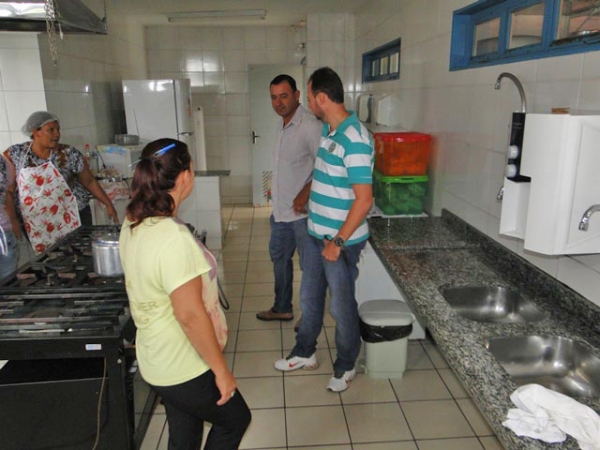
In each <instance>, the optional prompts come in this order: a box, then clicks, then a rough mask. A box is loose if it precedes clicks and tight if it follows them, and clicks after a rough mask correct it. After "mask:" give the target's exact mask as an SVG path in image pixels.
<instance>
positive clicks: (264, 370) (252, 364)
mask: <svg viewBox="0 0 600 450" xmlns="http://www.w3.org/2000/svg"><path fill="white" fill-rule="evenodd" d="M281 357H282V356H281V352H246V353H239V352H238V353H236V354H235V357H234V359H233V376H234V377H236V378H238V377H239V378H243V377H252V378H254V377H273V376H278V375H279V376H281V372H279V371H278V370H276V369H275V367H273V363H274V362H275V361H276V360H277V359H279V358H281Z"/></svg>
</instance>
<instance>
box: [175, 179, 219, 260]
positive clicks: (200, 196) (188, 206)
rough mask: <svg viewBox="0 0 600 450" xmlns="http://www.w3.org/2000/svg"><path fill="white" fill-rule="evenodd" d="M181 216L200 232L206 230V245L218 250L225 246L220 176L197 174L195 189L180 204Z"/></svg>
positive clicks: (210, 248)
mask: <svg viewBox="0 0 600 450" xmlns="http://www.w3.org/2000/svg"><path fill="white" fill-rule="evenodd" d="M178 216H179V218H180V219H181V220H183V221H184V222H187V223H189V224H191V225H193V226H194V227H195V228H196V230H197V231H198V232H199V233H200V232H202V231H203V230H206V246H207V247H208V248H209V250H218V249H220V248H221V247H222V246H223V227H222V224H221V189H220V177H219V176H197V177H196V178H195V179H194V190H193V191H192V193H191V194H190V196H189V197H188V198H186V199H185V200H184V201H183V203H182V204H181V205H180V206H179V214H178Z"/></svg>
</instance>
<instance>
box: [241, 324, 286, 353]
mask: <svg viewBox="0 0 600 450" xmlns="http://www.w3.org/2000/svg"><path fill="white" fill-rule="evenodd" d="M269 350H281V330H279V329H275V330H240V331H238V335H237V346H236V351H238V352H256V351H269Z"/></svg>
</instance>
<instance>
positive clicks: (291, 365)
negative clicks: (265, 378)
mask: <svg viewBox="0 0 600 450" xmlns="http://www.w3.org/2000/svg"><path fill="white" fill-rule="evenodd" d="M317 367H319V363H318V362H317V354H316V353H313V354H312V355H311V356H309V357H308V358H302V357H300V356H293V355H290V356H288V357H287V358H285V359H278V360H277V361H275V368H276V369H277V370H281V371H282V372H290V371H292V370H298V369H304V370H314V369H316V368H317Z"/></svg>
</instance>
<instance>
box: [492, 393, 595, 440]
mask: <svg viewBox="0 0 600 450" xmlns="http://www.w3.org/2000/svg"><path fill="white" fill-rule="evenodd" d="M510 399H511V400H512V401H513V403H514V404H515V406H516V407H517V408H518V409H510V410H509V411H508V416H507V420H506V421H504V422H503V423H502V425H504V426H505V427H507V428H509V429H511V430H512V431H514V432H515V434H516V435H517V436H529V437H532V438H535V439H540V440H542V441H544V442H549V443H554V442H562V441H564V440H565V439H566V438H567V434H569V435H571V436H573V437H574V438H575V439H576V440H577V443H578V444H579V448H581V449H582V450H600V416H599V415H598V414H596V412H595V411H594V410H593V409H591V408H589V407H588V406H586V405H583V404H581V403H579V402H578V401H576V400H574V399H572V398H571V397H568V396H566V395H563V394H560V393H558V392H555V391H552V390H550V389H546V388H545V387H543V386H540V385H539V384H527V385H525V386H521V387H520V388H518V389H517V390H516V391H515V392H513V393H512V395H511V396H510Z"/></svg>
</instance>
